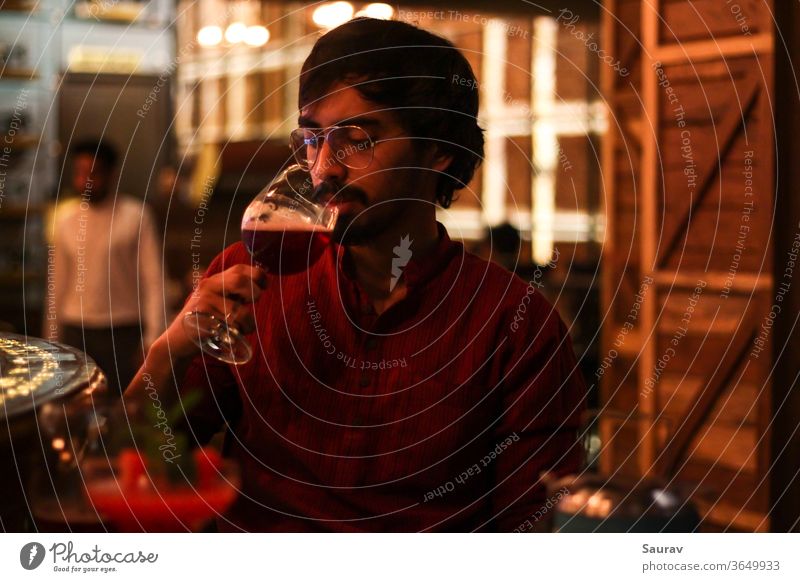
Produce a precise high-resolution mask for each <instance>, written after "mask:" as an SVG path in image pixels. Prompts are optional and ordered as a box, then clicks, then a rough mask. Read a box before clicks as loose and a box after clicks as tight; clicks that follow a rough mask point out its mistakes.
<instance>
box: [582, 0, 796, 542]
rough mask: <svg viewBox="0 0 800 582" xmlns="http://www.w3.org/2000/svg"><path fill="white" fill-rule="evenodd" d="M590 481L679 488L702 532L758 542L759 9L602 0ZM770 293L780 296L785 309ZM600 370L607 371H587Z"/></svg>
mask: <svg viewBox="0 0 800 582" xmlns="http://www.w3.org/2000/svg"><path fill="white" fill-rule="evenodd" d="M604 5H605V8H606V12H605V16H604V23H603V33H604V38H605V41H606V42H605V43H604V44H605V45H606V46H607V47H609V48H610V49H611V50H612V51H613V53H614V54H615V55H616V56H618V57H619V58H620V59H621V60H622V62H623V64H624V66H625V67H626V68H627V69H628V70H630V71H631V74H630V75H628V76H625V77H623V76H621V75H619V74H616V73H614V72H613V71H610V70H609V69H608V68H606V69H605V70H604V71H603V72H604V75H605V76H604V81H603V83H604V92H605V94H606V96H607V98H608V103H609V107H610V110H611V115H610V124H609V125H610V130H609V133H608V134H607V138H606V140H605V143H604V146H603V147H604V171H603V187H604V190H605V194H606V204H607V212H608V230H607V239H606V244H605V245H604V259H603V273H604V279H603V305H604V315H603V317H604V320H603V329H604V332H603V349H602V350H601V354H600V357H601V368H599V369H598V372H599V374H598V376H599V380H600V383H601V393H602V399H603V401H604V403H605V405H606V406H608V407H609V409H610V410H613V411H616V412H618V413H619V415H618V416H620V417H621V419H611V418H609V419H607V420H605V421H604V422H603V423H602V425H601V435H602V440H603V442H604V444H605V445H606V447H605V449H604V451H603V453H602V455H601V460H602V466H603V468H604V469H605V470H606V471H609V472H613V471H614V470H617V469H619V470H620V471H621V472H623V473H625V474H629V475H633V476H636V475H650V476H653V475H660V476H666V477H667V478H668V479H673V478H674V479H675V480H676V482H681V483H685V484H690V485H691V487H690V489H689V491H690V492H694V493H695V496H696V498H697V499H698V500H699V503H700V506H701V507H700V508H701V513H702V515H703V516H704V529H706V530H744V531H765V530H768V529H769V528H770V519H769V515H768V514H769V507H770V496H769V488H770V470H771V459H772V452H771V446H770V419H771V416H772V414H771V406H772V402H771V394H772V392H771V387H772V381H771V375H770V372H771V366H772V355H771V348H770V346H771V343H770V342H771V340H772V338H771V333H772V328H773V324H774V321H775V317H776V316H777V315H779V313H776V312H779V310H780V309H781V306H782V301H783V295H782V294H781V289H782V287H781V285H782V284H784V283H785V282H787V281H790V279H791V277H789V278H785V277H784V275H785V268H786V260H785V258H779V260H778V258H776V259H774V258H773V241H772V237H771V232H772V224H773V220H774V211H775V195H774V175H773V174H774V173H773V164H774V159H773V154H774V147H775V146H774V143H773V140H774V128H773V124H772V116H773V112H772V108H773V107H774V103H773V102H772V97H773V95H774V90H773V85H774V80H773V66H774V65H773V61H774V59H773V32H772V28H771V18H770V14H771V8H772V0H737V2H735V3H734V2H719V1H716V0H696V1H694V2H685V1H682V0H680V1H679V0H660V1H656V2H653V1H648V2H642V1H640V0H608V1H607V2H605V3H604ZM783 293H784V294H785V291H784V292H783ZM603 361H605V364H603Z"/></svg>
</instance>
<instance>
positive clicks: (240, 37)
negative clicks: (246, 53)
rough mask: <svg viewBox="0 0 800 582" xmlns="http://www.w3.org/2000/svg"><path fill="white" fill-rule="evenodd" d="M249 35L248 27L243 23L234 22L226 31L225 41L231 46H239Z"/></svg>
mask: <svg viewBox="0 0 800 582" xmlns="http://www.w3.org/2000/svg"><path fill="white" fill-rule="evenodd" d="M246 34H247V27H246V26H245V25H244V24H243V23H241V22H233V23H231V24H229V25H228V28H226V29H225V40H226V41H228V42H229V43H231V44H238V43H240V42H243V41H244V37H245V35H246Z"/></svg>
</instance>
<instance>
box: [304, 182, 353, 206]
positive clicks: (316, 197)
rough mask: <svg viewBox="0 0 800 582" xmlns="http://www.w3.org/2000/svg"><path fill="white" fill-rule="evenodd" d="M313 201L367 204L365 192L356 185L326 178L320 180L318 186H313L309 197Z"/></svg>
mask: <svg viewBox="0 0 800 582" xmlns="http://www.w3.org/2000/svg"><path fill="white" fill-rule="evenodd" d="M311 199H312V201H313V202H321V201H325V202H330V201H331V200H336V201H337V202H360V203H362V204H364V205H366V204H367V194H366V192H364V191H363V190H362V189H361V188H359V187H358V186H352V185H346V184H345V185H342V184H339V183H337V182H335V181H332V180H328V181H325V182H322V183H321V184H320V185H319V186H317V187H316V188H314V192H313V194H312V197H311Z"/></svg>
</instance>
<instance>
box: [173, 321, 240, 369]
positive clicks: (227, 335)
mask: <svg viewBox="0 0 800 582" xmlns="http://www.w3.org/2000/svg"><path fill="white" fill-rule="evenodd" d="M183 326H184V328H185V329H186V331H187V333H188V334H189V337H190V338H191V340H192V341H193V342H194V343H195V344H196V345H197V346H199V347H200V349H202V350H203V351H204V352H205V353H206V354H208V355H210V356H214V357H215V358H216V359H218V360H220V361H222V362H225V363H227V364H234V365H240V364H245V363H247V362H249V361H250V359H251V358H252V357H253V348H252V347H251V346H250V342H248V341H247V339H246V338H245V337H244V336H243V335H242V333H241V332H240V331H239V330H238V329H236V327H234V326H232V325H228V324H227V323H226V322H225V321H224V320H222V319H220V318H218V317H216V316H214V315H211V314H210V313H203V312H202V311H190V312H189V313H187V314H186V315H185V316H184V317H183Z"/></svg>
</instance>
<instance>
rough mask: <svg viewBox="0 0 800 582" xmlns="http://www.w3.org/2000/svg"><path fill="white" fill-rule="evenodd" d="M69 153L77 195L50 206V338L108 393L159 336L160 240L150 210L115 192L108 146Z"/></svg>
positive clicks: (89, 144) (85, 145)
mask: <svg viewBox="0 0 800 582" xmlns="http://www.w3.org/2000/svg"><path fill="white" fill-rule="evenodd" d="M71 154H72V160H71V162H72V187H73V189H74V190H75V192H76V193H77V194H78V196H77V197H73V198H71V199H69V200H67V201H65V202H63V203H62V204H60V205H59V206H58V207H57V209H56V213H55V218H54V220H55V225H54V230H53V232H54V239H53V244H54V247H55V299H56V320H57V335H58V338H57V339H58V340H59V341H61V342H63V343H66V344H68V345H71V346H74V347H77V348H79V349H81V350H83V351H85V352H86V353H88V354H89V355H90V356H91V357H92V358H94V360H95V361H96V362H97V364H98V365H99V366H100V368H102V369H103V371H104V372H105V373H106V376H107V377H108V381H109V386H110V388H111V389H112V393H114V389H116V391H117V392H119V389H120V386H126V385H127V384H128V382H130V380H131V379H132V378H133V375H134V373H135V372H136V369H137V367H138V365H139V364H140V363H141V361H142V360H143V353H144V352H146V351H147V349H148V348H149V346H150V344H151V343H152V342H153V340H154V339H155V338H156V337H158V335H159V334H160V333H161V331H162V327H163V324H162V321H163V319H164V316H163V311H164V293H163V284H162V281H163V279H162V277H163V275H162V266H161V241H160V237H159V236H158V232H157V230H156V224H155V221H154V219H153V216H152V213H151V211H150V210H149V208H147V207H146V206H145V205H144V204H143V203H142V201H141V200H140V199H138V198H135V197H133V196H129V195H127V194H122V193H118V192H117V191H116V176H117V172H116V169H117V158H118V155H117V151H116V150H115V149H114V147H113V146H111V145H110V144H108V143H106V142H103V141H86V142H81V143H79V144H77V145H75V147H73V149H72V152H71Z"/></svg>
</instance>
